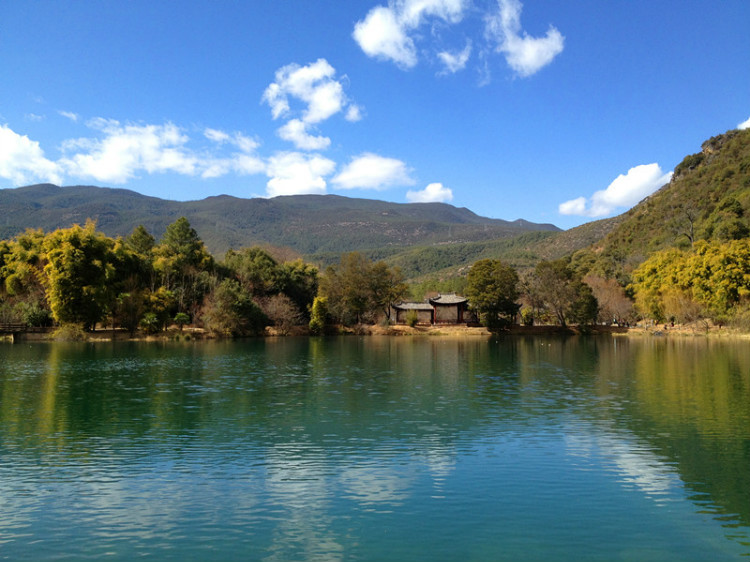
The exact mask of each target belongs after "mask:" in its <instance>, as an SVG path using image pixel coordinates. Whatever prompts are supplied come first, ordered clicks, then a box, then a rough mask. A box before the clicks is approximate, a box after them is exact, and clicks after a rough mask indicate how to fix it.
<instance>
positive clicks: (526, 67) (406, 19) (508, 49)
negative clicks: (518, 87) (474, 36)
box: [352, 0, 565, 82]
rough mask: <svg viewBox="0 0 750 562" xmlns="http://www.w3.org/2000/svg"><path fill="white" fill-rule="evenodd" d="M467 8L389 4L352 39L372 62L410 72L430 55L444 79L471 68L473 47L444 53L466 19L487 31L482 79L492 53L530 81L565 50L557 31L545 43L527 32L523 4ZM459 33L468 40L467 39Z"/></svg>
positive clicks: (440, 0)
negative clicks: (449, 34) (477, 20)
mask: <svg viewBox="0 0 750 562" xmlns="http://www.w3.org/2000/svg"><path fill="white" fill-rule="evenodd" d="M468 6H469V2H468V1H467V0H389V2H388V3H387V4H386V5H379V6H376V7H374V8H372V9H371V10H370V11H369V12H368V13H367V15H366V16H365V17H364V19H362V20H360V21H358V22H357V23H356V24H355V26H354V32H353V33H352V36H353V38H354V40H355V41H356V42H357V44H358V45H359V46H360V48H361V49H362V50H363V51H364V52H365V54H366V55H368V56H369V57H372V58H376V59H380V60H387V61H391V62H393V63H395V64H396V65H397V66H399V67H400V68H402V69H404V70H408V69H411V68H414V67H415V66H416V65H417V63H418V62H419V57H420V55H423V54H424V53H430V54H431V55H432V56H434V57H435V59H436V60H437V61H438V62H439V63H440V64H441V65H442V67H443V70H442V71H441V72H440V73H439V74H452V73H455V72H458V71H460V70H463V69H464V68H465V67H466V66H467V64H468V63H469V59H470V58H471V55H472V51H473V48H472V46H471V44H470V43H469V42H468V41H466V46H465V47H464V49H463V50H461V51H456V50H449V49H445V48H442V47H441V46H440V45H441V43H442V41H443V35H444V34H445V32H446V30H447V29H448V28H451V27H452V28H453V29H455V27H454V26H456V24H459V23H461V22H462V21H463V20H464V17H465V16H467V14H468V16H470V17H471V16H477V15H479V16H481V17H482V18H483V20H484V30H485V33H484V36H483V37H482V38H481V39H480V42H479V44H478V45H477V52H478V60H479V64H480V65H485V66H484V68H482V67H481V66H480V68H479V71H480V74H481V75H482V76H483V77H486V76H487V73H488V69H487V66H486V65H487V58H488V56H489V55H490V53H493V52H495V53H500V54H501V55H502V56H503V57H504V58H505V60H506V62H507V63H508V65H509V66H510V67H511V69H512V70H513V72H514V73H515V74H516V75H517V76H521V77H527V76H531V75H532V74H535V73H536V72H538V71H539V70H540V69H542V68H543V67H545V66H546V65H548V64H549V63H551V62H552V60H554V58H555V57H556V56H557V55H559V54H560V53H561V52H562V50H563V48H564V44H565V38H564V37H563V35H562V34H561V33H560V32H559V31H558V30H557V29H556V28H555V27H554V26H550V27H549V29H548V30H547V33H546V35H544V36H541V37H533V36H530V35H529V34H528V33H526V32H525V31H524V30H523V28H522V26H521V11H522V9H523V5H522V4H521V2H520V1H519V0H497V3H496V4H493V6H494V7H491V8H489V9H481V8H479V7H475V8H473V9H472V10H468V9H467V7H468ZM428 23H429V24H431V29H430V32H429V33H424V32H422V31H421V30H420V29H419V28H420V27H421V26H423V25H424V24H428ZM467 27H468V26H464V29H466V28H467ZM458 30H459V31H458V32H457V33H458V34H459V35H461V34H462V35H463V37H464V38H465V37H466V33H465V32H462V31H460V30H461V28H458ZM483 81H484V82H486V78H485V79H483Z"/></svg>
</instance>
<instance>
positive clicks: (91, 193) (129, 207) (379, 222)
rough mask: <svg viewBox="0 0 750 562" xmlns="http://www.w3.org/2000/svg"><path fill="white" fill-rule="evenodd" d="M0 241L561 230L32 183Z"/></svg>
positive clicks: (465, 213)
mask: <svg viewBox="0 0 750 562" xmlns="http://www.w3.org/2000/svg"><path fill="white" fill-rule="evenodd" d="M0 209H2V214H1V216H0V238H10V237H13V236H16V235H17V234H19V233H20V232H23V231H24V230H26V229H27V228H42V229H44V230H46V231H48V230H54V229H55V228H65V227H68V226H70V225H71V224H74V223H83V222H84V221H86V220H87V219H93V220H96V221H97V227H98V229H99V230H101V231H102V232H104V233H105V234H107V235H109V236H124V235H127V234H129V233H130V232H131V231H132V230H133V228H135V227H136V226H138V225H139V224H143V226H144V227H146V229H147V230H148V231H149V232H151V234H153V235H154V236H155V237H157V238H159V237H160V236H161V235H162V234H163V232H164V231H165V229H166V226H167V225H168V224H170V223H171V222H174V221H175V220H176V219H177V218H179V217H180V216H185V217H187V218H188V220H189V221H190V223H191V224H192V226H193V227H194V228H195V229H196V231H197V232H198V234H199V235H200V236H201V238H202V239H203V240H204V242H205V243H206V246H207V247H208V248H209V250H210V251H211V252H212V253H214V254H219V255H220V254H222V253H223V252H225V251H226V250H228V249H229V248H239V247H243V246H251V245H257V244H266V245H269V244H270V245H276V246H286V247H289V248H291V249H293V250H295V251H297V252H299V253H301V254H310V253H315V252H336V251H339V252H344V251H354V250H360V249H369V248H378V247H382V246H396V247H400V246H403V247H411V246H415V245H423V244H428V245H429V244H440V243H461V242H472V241H478V240H485V239H488V238H505V237H510V236H514V235H516V234H520V233H524V232H530V231H552V232H557V231H560V229H559V228H558V227H556V226H554V225H552V224H537V223H532V222H530V221H526V220H525V219H516V220H515V221H506V220H502V219H492V218H488V217H482V216H480V215H478V214H476V213H474V212H473V211H471V210H469V209H467V208H465V207H454V206H452V205H449V204H446V203H391V202H387V201H380V200H375V199H360V198H350V197H344V196H341V195H333V194H329V195H289V196H280V197H275V198H272V199H263V198H252V199H244V198H239V197H234V196H231V195H214V196H210V197H206V198H205V199H200V200H193V201H173V200H169V199H160V198H157V197H152V196H148V195H143V194H140V193H137V192H135V191H131V190H128V189H122V188H109V187H97V186H56V185H54V184H35V185H29V186H24V187H19V188H14V189H4V190H0Z"/></svg>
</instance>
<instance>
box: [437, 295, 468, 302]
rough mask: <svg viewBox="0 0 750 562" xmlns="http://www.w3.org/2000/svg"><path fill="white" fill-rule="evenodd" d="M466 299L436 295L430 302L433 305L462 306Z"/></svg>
mask: <svg viewBox="0 0 750 562" xmlns="http://www.w3.org/2000/svg"><path fill="white" fill-rule="evenodd" d="M467 300H468V299H467V298H466V297H462V296H460V295H455V294H451V295H438V296H437V297H435V298H432V299H430V302H431V303H433V304H463V303H465V302H466V301H467Z"/></svg>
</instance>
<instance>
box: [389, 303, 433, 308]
mask: <svg viewBox="0 0 750 562" xmlns="http://www.w3.org/2000/svg"><path fill="white" fill-rule="evenodd" d="M393 308H398V309H400V310H432V305H431V304H430V303H427V302H400V303H398V304H394V305H393Z"/></svg>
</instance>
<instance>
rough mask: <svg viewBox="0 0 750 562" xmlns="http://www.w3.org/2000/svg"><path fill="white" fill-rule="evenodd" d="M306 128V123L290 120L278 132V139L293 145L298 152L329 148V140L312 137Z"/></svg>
mask: <svg viewBox="0 0 750 562" xmlns="http://www.w3.org/2000/svg"><path fill="white" fill-rule="evenodd" d="M307 127H308V125H307V123H305V122H303V121H301V120H299V119H290V120H289V121H287V123H286V125H284V126H283V127H281V128H280V129H279V130H278V133H279V137H281V138H282V139H284V140H285V141H289V142H291V143H294V146H296V147H297V148H299V149H300V150H323V149H326V148H328V147H329V146H330V144H331V139H329V138H328V137H320V136H318V137H316V136H313V135H311V134H310V133H309V132H308V130H307Z"/></svg>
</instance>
